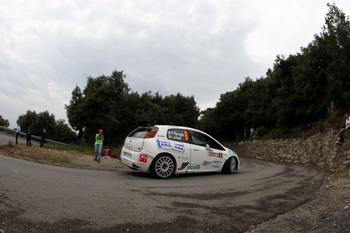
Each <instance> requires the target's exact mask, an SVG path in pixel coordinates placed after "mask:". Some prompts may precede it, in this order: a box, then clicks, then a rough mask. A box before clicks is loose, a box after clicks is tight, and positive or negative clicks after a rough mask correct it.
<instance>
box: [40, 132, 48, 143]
mask: <svg viewBox="0 0 350 233" xmlns="http://www.w3.org/2000/svg"><path fill="white" fill-rule="evenodd" d="M46 135H47V132H46V130H45V129H43V131H42V132H41V139H40V147H43V146H44V143H45V139H46Z"/></svg>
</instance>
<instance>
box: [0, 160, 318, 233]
mask: <svg viewBox="0 0 350 233" xmlns="http://www.w3.org/2000/svg"><path fill="white" fill-rule="evenodd" d="M241 160H242V166H241V170H240V172H238V173H235V174H233V175H224V174H199V175H178V176H174V177H172V178H170V179H167V180H159V179H154V178H152V177H151V176H150V175H148V174H140V173H137V172H133V171H131V170H118V171H117V170H110V171H108V170H107V171H106V170H93V169H90V170H87V169H78V168H65V167H55V166H49V165H43V164H37V163H32V162H28V161H23V160H18V159H14V158H10V157H6V156H3V155H0V232H1V233H3V232H5V233H6V232H22V231H26V232H230V231H232V232H244V231H246V230H248V228H249V226H251V225H254V224H258V223H260V222H262V221H266V220H268V219H270V218H273V217H275V216H277V215H278V214H282V213H284V212H286V211H288V210H290V209H293V208H295V207H296V206H298V205H300V204H302V203H304V202H306V201H308V200H310V199H312V198H313V195H314V193H315V192H316V191H317V190H318V188H319V187H320V186H321V185H322V183H323V179H324V174H322V173H319V172H317V171H315V170H313V169H308V168H304V167H298V166H286V165H281V164H275V163H267V162H262V161H257V160H251V159H244V158H241Z"/></svg>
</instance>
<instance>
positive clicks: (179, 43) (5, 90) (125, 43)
mask: <svg viewBox="0 0 350 233" xmlns="http://www.w3.org/2000/svg"><path fill="white" fill-rule="evenodd" d="M327 2H329V1H324V0H99V1H96V0H93V1H92V0H77V1H73V0H57V1H54V0H52V1H47V0H11V1H8V0H0V33H1V36H0V88H1V89H0V115H1V116H2V117H3V118H4V119H8V120H9V121H10V127H11V128H14V127H15V126H16V120H17V119H18V117H19V116H20V115H23V114H25V113H26V112H27V111H28V110H31V111H36V112H37V113H39V112H43V111H49V112H50V113H52V114H54V115H55V118H56V120H58V119H64V120H66V122H67V123H68V121H67V117H66V112H65V109H64V105H65V104H68V103H69V100H70V99H71V92H72V90H73V89H74V88H75V86H77V85H78V86H79V87H80V88H81V89H84V88H85V86H86V80H87V77H89V76H92V77H98V76H100V75H102V74H104V75H111V73H112V71H114V70H117V71H121V70H123V71H124V73H125V74H126V79H125V82H126V83H128V85H129V87H130V88H131V89H132V91H137V92H139V93H140V94H142V93H144V92H147V91H152V92H153V93H155V92H159V93H160V94H161V95H163V97H164V96H167V95H171V94H177V93H181V94H183V95H185V96H194V98H195V100H196V102H197V105H198V107H200V108H201V109H202V110H204V109H206V108H207V107H215V104H216V103H217V102H218V101H219V98H220V95H221V94H223V93H226V92H227V91H233V90H235V89H236V88H237V86H238V84H239V83H242V82H244V79H245V77H250V78H252V79H253V80H255V79H256V78H260V77H262V76H265V74H266V71H267V70H268V69H269V68H272V66H273V63H274V60H275V58H276V56H277V55H286V56H288V55H290V54H296V53H297V52H300V47H306V46H307V45H308V43H310V42H311V41H312V40H313V36H314V34H319V33H320V32H321V27H322V26H323V25H324V19H325V17H326V13H327V12H328V7H327ZM332 2H334V3H335V4H336V5H337V7H338V8H339V9H341V10H342V11H343V12H344V13H345V14H346V15H349V14H350V1H349V0H335V1H331V3H332Z"/></svg>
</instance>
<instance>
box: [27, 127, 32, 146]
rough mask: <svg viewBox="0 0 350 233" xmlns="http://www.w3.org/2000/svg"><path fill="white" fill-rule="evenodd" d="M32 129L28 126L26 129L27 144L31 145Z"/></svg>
mask: <svg viewBox="0 0 350 233" xmlns="http://www.w3.org/2000/svg"><path fill="white" fill-rule="evenodd" d="M31 140H32V130H31V129H30V127H29V128H28V130H27V146H28V145H29V146H32V141H31Z"/></svg>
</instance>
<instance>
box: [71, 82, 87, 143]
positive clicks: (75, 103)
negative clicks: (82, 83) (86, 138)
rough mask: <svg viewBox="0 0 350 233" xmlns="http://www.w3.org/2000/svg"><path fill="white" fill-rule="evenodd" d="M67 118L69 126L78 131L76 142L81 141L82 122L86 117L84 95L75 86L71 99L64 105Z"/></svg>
mask: <svg viewBox="0 0 350 233" xmlns="http://www.w3.org/2000/svg"><path fill="white" fill-rule="evenodd" d="M65 109H66V113H67V118H68V122H69V124H70V126H71V127H72V128H73V129H74V130H76V131H78V138H77V139H78V142H79V143H81V142H82V141H81V140H82V138H83V130H84V127H85V125H84V122H86V119H87V118H88V115H87V114H86V111H84V97H83V93H82V92H81V89H80V88H79V87H78V86H76V87H75V88H74V89H73V91H72V99H71V100H70V101H69V104H68V105H65Z"/></svg>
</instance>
